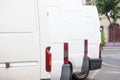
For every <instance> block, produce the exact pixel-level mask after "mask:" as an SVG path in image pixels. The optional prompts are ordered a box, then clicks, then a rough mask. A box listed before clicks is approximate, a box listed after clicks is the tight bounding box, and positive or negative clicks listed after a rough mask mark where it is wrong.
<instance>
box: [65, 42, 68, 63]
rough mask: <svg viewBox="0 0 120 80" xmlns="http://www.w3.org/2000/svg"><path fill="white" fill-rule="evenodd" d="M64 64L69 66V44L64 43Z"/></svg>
mask: <svg viewBox="0 0 120 80" xmlns="http://www.w3.org/2000/svg"><path fill="white" fill-rule="evenodd" d="M64 64H68V43H64Z"/></svg>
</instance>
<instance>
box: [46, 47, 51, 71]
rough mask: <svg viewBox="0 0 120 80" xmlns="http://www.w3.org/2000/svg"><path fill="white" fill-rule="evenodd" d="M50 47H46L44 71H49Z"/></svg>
mask: <svg viewBox="0 0 120 80" xmlns="http://www.w3.org/2000/svg"><path fill="white" fill-rule="evenodd" d="M50 49H51V47H47V48H46V71H47V72H51V61H52V55H51V53H50Z"/></svg>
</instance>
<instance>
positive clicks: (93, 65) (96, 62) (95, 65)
mask: <svg viewBox="0 0 120 80" xmlns="http://www.w3.org/2000/svg"><path fill="white" fill-rule="evenodd" d="M101 66H102V59H101V58H99V59H90V70H96V69H100V68H101Z"/></svg>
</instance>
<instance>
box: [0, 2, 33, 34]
mask: <svg viewBox="0 0 120 80" xmlns="http://www.w3.org/2000/svg"><path fill="white" fill-rule="evenodd" d="M34 27H35V10H34V0H0V32H3V33H5V32H7V33H8V32H33V30H34Z"/></svg>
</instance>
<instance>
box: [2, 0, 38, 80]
mask: <svg viewBox="0 0 120 80" xmlns="http://www.w3.org/2000/svg"><path fill="white" fill-rule="evenodd" d="M35 7H36V5H35V0H0V80H39V79H38V76H39V74H40V73H39V72H40V70H39V67H38V65H39V62H40V59H39V58H40V54H39V53H40V48H39V44H38V43H39V34H38V33H39V27H38V25H37V24H36V9H35Z"/></svg>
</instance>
